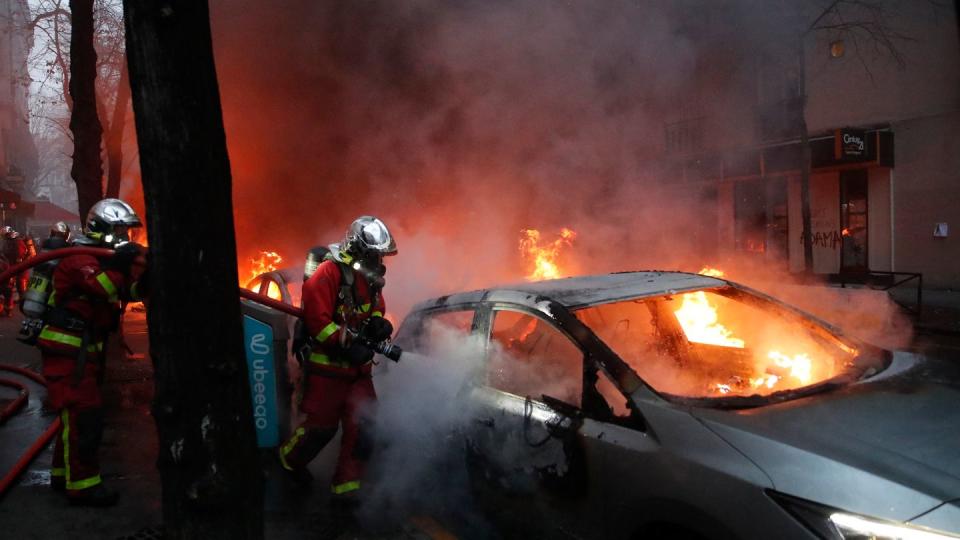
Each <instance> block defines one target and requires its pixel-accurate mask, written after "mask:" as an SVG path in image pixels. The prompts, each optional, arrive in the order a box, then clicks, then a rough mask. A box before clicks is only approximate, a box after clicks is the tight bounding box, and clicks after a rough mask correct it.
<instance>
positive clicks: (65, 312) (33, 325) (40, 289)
mask: <svg viewBox="0 0 960 540" xmlns="http://www.w3.org/2000/svg"><path fill="white" fill-rule="evenodd" d="M76 244H77V245H80V246H83V245H94V244H95V242H84V238H83V237H81V238H79V239H78V241H77V242H76ZM54 246H55V247H54ZM51 247H53V249H56V248H60V247H68V244H66V242H64V243H63V245H60V244H59V243H54V244H53V246H51ZM60 261H61V259H53V260H50V261H47V262H45V263H41V264H39V265H37V266H34V267H33V268H32V269H31V270H30V277H29V281H28V284H27V290H26V291H25V292H24V295H23V300H22V301H21V302H20V311H21V312H22V313H23V314H24V315H26V318H25V319H24V320H23V322H22V323H21V324H20V333H19V334H18V335H17V340H18V341H20V342H21V343H24V344H27V345H31V346H37V345H38V341H39V338H40V333H41V332H42V331H43V328H44V327H46V326H47V325H50V326H53V327H56V328H61V329H63V330H67V331H70V332H79V333H80V348H79V350H78V351H77V366H76V370H75V372H74V384H77V383H79V381H80V378H81V377H82V376H83V371H84V369H85V366H86V362H87V355H88V353H89V350H88V349H89V347H90V344H91V342H92V341H93V328H92V327H91V325H90V324H88V322H87V321H86V320H85V319H84V318H83V317H81V316H79V315H78V314H77V313H76V312H74V311H72V310H70V309H68V308H67V307H66V304H67V303H68V301H69V300H74V299H86V296H85V295H71V296H68V297H67V298H61V299H60V300H62V301H60V302H58V303H55V302H54V296H53V293H54V286H53V274H54V272H55V271H56V269H57V266H58V265H59V264H60ZM120 311H122V309H121V310H120ZM119 315H120V313H119V312H118V313H117V317H116V319H115V321H114V325H118V324H119V322H120V317H119Z"/></svg>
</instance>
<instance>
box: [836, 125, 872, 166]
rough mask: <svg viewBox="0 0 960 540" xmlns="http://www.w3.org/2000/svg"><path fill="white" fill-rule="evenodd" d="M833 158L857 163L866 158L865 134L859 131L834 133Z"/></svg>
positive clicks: (840, 130) (837, 131)
mask: <svg viewBox="0 0 960 540" xmlns="http://www.w3.org/2000/svg"><path fill="white" fill-rule="evenodd" d="M833 149H834V158H835V159H838V160H849V161H859V160H862V159H864V158H866V157H867V132H866V131H863V130H860V129H838V130H836V131H835V132H834V141H833Z"/></svg>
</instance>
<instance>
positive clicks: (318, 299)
mask: <svg viewBox="0 0 960 540" xmlns="http://www.w3.org/2000/svg"><path fill="white" fill-rule="evenodd" d="M350 271H351V272H353V289H354V291H355V297H356V305H355V306H354V313H352V314H350V313H346V311H347V310H346V306H345V305H344V303H343V302H342V301H340V296H339V295H340V288H341V281H342V275H341V271H340V268H339V267H338V264H337V263H336V262H334V261H329V260H328V261H324V262H323V263H321V264H320V266H319V267H317V271H316V272H314V274H313V275H312V276H310V279H309V280H307V282H306V283H304V284H303V299H302V304H303V315H304V317H303V320H304V323H305V324H306V327H307V331H308V332H309V334H310V335H311V336H313V339H314V346H313V350H312V352H311V354H310V363H309V364H310V365H309V366H308V367H310V368H313V369H320V370H321V371H331V370H332V371H343V370H349V369H350V365H349V363H347V362H346V361H345V360H342V359H341V358H340V354H341V351H342V349H341V343H342V341H341V336H342V334H343V329H344V327H347V328H350V329H352V330H354V331H355V330H356V327H357V325H359V324H360V322H362V321H364V320H366V319H368V318H370V317H383V314H384V310H385V307H384V301H383V295H382V294H377V295H375V296H376V297H375V298H374V297H373V296H374V295H372V294H371V290H370V286H369V285H368V284H367V280H366V278H365V277H364V276H363V275H362V274H360V273H359V272H357V271H355V270H353V269H352V268H351V269H350Z"/></svg>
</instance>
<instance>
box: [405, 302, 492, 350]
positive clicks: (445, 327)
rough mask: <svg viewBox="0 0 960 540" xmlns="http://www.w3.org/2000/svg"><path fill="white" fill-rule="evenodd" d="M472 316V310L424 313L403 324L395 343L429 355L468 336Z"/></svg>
mask: <svg viewBox="0 0 960 540" xmlns="http://www.w3.org/2000/svg"><path fill="white" fill-rule="evenodd" d="M473 315H474V310H472V309H466V310H453V311H436V312H430V313H426V314H423V315H420V316H419V317H417V318H416V319H414V320H412V321H411V322H410V323H407V322H405V323H404V325H403V326H402V327H401V328H400V330H399V331H398V332H397V339H396V340H395V341H396V343H397V344H398V345H400V346H401V347H404V348H408V349H410V350H412V351H418V352H420V353H424V354H429V353H431V352H435V351H436V350H438V349H440V348H443V347H444V344H445V343H447V342H450V341H451V340H455V339H460V338H464V337H466V336H468V335H470V331H471V328H472V327H473ZM448 348H449V347H448Z"/></svg>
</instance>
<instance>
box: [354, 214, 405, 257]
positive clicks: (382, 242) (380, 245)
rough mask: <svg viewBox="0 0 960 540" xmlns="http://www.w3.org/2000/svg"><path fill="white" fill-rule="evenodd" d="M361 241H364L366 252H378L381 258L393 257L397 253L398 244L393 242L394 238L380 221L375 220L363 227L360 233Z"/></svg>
mask: <svg viewBox="0 0 960 540" xmlns="http://www.w3.org/2000/svg"><path fill="white" fill-rule="evenodd" d="M360 239H361V240H362V241H363V244H364V247H365V248H366V250H368V251H373V252H376V253H377V254H379V255H381V256H382V255H393V254H394V253H396V252H397V244H396V243H395V242H394V241H393V236H392V235H391V234H390V231H388V230H387V227H386V225H384V224H383V222H382V221H380V220H379V219H374V220H372V221H370V222H369V223H366V224H364V225H363V228H362V229H361V231H360Z"/></svg>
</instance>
